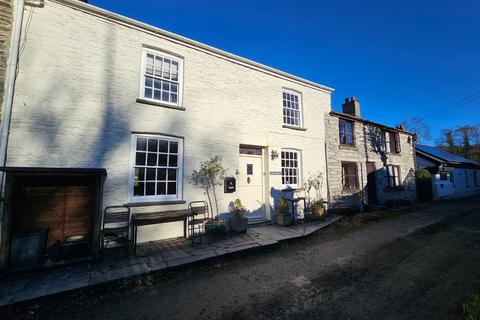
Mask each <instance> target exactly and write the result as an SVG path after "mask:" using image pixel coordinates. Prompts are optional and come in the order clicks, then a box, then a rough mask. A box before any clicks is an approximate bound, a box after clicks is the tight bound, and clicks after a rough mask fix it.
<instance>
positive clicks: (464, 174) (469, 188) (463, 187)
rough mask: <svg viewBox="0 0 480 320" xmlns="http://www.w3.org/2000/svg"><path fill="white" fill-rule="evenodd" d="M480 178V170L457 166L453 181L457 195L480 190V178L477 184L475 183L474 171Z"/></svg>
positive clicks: (469, 193)
mask: <svg viewBox="0 0 480 320" xmlns="http://www.w3.org/2000/svg"><path fill="white" fill-rule="evenodd" d="M475 171H476V172H477V173H476V174H477V177H478V178H480V170H479V169H477V170H474V169H463V168H455V169H454V170H453V177H454V180H453V183H454V189H455V195H456V196H464V195H471V194H475V193H477V192H480V180H478V179H477V185H476V186H475V184H474V177H473V175H474V172H475Z"/></svg>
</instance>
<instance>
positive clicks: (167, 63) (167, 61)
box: [162, 59, 170, 79]
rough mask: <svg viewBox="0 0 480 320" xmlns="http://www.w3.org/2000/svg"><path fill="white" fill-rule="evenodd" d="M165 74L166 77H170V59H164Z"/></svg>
mask: <svg viewBox="0 0 480 320" xmlns="http://www.w3.org/2000/svg"><path fill="white" fill-rule="evenodd" d="M162 69H163V75H162V77H163V78H165V79H170V59H164V60H163V68H162Z"/></svg>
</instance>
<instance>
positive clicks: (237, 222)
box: [230, 216, 248, 233]
mask: <svg viewBox="0 0 480 320" xmlns="http://www.w3.org/2000/svg"><path fill="white" fill-rule="evenodd" d="M247 228H248V218H247V217H241V216H240V217H238V216H233V217H232V219H230V229H231V230H232V231H233V232H237V233H245V232H247Z"/></svg>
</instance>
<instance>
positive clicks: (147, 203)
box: [124, 200, 187, 207]
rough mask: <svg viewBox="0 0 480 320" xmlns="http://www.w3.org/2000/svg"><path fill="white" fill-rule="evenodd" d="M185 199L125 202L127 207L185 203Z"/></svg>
mask: <svg viewBox="0 0 480 320" xmlns="http://www.w3.org/2000/svg"><path fill="white" fill-rule="evenodd" d="M185 203H187V201H185V200H172V201H139V202H128V203H125V204H124V206H125V207H144V206H167V205H173V204H185Z"/></svg>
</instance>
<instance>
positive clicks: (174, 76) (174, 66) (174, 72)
mask: <svg viewBox="0 0 480 320" xmlns="http://www.w3.org/2000/svg"><path fill="white" fill-rule="evenodd" d="M171 70H172V80H173V81H178V62H176V61H172V69H171Z"/></svg>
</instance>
